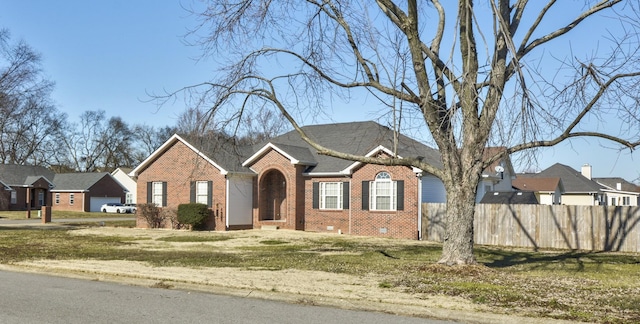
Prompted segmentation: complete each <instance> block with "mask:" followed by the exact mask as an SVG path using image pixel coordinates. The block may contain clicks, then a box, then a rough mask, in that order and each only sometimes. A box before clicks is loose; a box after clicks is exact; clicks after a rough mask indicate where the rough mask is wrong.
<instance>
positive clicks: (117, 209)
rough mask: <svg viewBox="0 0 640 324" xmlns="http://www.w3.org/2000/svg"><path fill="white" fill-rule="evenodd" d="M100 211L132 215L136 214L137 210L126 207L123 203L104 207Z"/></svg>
mask: <svg viewBox="0 0 640 324" xmlns="http://www.w3.org/2000/svg"><path fill="white" fill-rule="evenodd" d="M100 210H101V211H102V212H103V213H117V214H131V213H135V212H136V208H135V207H133V206H126V205H125V204H121V203H108V204H104V205H102V207H100Z"/></svg>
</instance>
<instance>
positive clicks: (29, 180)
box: [0, 164, 55, 187]
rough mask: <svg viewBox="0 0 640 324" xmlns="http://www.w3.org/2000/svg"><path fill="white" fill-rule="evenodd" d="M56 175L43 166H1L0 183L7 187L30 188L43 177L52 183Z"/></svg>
mask: <svg viewBox="0 0 640 324" xmlns="http://www.w3.org/2000/svg"><path fill="white" fill-rule="evenodd" d="M54 174H55V173H54V172H53V171H50V170H49V169H47V168H45V167H41V166H33V165H17V164H0V181H2V183H4V184H5V185H7V186H15V187H26V186H30V185H32V184H33V183H34V182H36V181H37V180H38V179H40V178H41V177H42V178H45V180H47V181H48V182H49V183H51V182H52V181H51V180H52V179H53V177H54Z"/></svg>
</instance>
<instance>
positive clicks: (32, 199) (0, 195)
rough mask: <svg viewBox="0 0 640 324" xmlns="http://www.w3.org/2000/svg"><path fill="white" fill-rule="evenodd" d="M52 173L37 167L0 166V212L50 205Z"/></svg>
mask: <svg viewBox="0 0 640 324" xmlns="http://www.w3.org/2000/svg"><path fill="white" fill-rule="evenodd" d="M53 177H54V173H53V172H51V171H49V170H48V169H47V168H44V167H39V166H25V165H16V164H0V210H27V209H34V210H35V209H40V208H41V207H42V206H46V205H50V202H51V192H50V190H51V188H53V186H54V185H53Z"/></svg>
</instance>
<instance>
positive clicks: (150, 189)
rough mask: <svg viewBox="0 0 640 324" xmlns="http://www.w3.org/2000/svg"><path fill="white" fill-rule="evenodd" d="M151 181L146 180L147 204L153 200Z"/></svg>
mask: <svg viewBox="0 0 640 324" xmlns="http://www.w3.org/2000/svg"><path fill="white" fill-rule="evenodd" d="M152 191H153V182H147V204H150V203H152V202H153V192H152Z"/></svg>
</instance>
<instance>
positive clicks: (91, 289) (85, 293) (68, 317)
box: [0, 271, 453, 324]
mask: <svg viewBox="0 0 640 324" xmlns="http://www.w3.org/2000/svg"><path fill="white" fill-rule="evenodd" d="M0 292H1V293H0V305H1V306H0V323H7V324H12V323H20V324H30V323H65V324H67V323H304V324H314V323H318V324H331V323H367V324H379V323H394V324H395V323H397V324H402V323H422V324H425V323H427V324H444V323H453V322H443V321H433V320H427V319H422V318H413V317H402V316H394V315H389V314H381V313H373V312H361V311H352V310H343V309H336V308H329V307H318V306H306V305H296V304H287V303H282V302H274V301H267V300H260V299H253V298H240V297H231V296H223V295H214V294H207V293H200V292H192V291H181V290H167V289H160V288H146V287H138V286H128V285H121V284H116V283H108V282H99V281H88V280H81V279H70V278H63V277H55V276H46V275H38V274H30V273H18V272H7V271H0Z"/></svg>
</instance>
